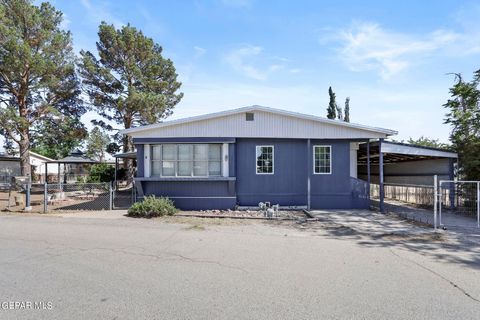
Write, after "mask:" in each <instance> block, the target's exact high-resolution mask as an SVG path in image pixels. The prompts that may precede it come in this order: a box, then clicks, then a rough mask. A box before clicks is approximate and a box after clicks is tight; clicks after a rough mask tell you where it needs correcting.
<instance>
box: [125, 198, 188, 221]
mask: <svg viewBox="0 0 480 320" xmlns="http://www.w3.org/2000/svg"><path fill="white" fill-rule="evenodd" d="M177 211H178V209H177V208H175V205H174V203H173V201H172V200H170V199H168V198H164V197H161V198H156V197H155V196H154V195H153V196H147V197H145V199H144V200H143V201H142V202H137V203H134V204H133V206H131V207H130V209H128V216H130V217H136V218H153V217H163V216H172V215H174V214H175V213H176V212H177Z"/></svg>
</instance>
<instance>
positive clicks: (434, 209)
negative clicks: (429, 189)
mask: <svg viewBox="0 0 480 320" xmlns="http://www.w3.org/2000/svg"><path fill="white" fill-rule="evenodd" d="M437 196H438V195H437V175H434V176H433V229H435V231H436V230H437Z"/></svg>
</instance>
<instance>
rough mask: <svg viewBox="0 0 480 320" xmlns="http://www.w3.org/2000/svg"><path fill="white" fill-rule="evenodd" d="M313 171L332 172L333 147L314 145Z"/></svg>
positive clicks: (320, 172)
mask: <svg viewBox="0 0 480 320" xmlns="http://www.w3.org/2000/svg"><path fill="white" fill-rule="evenodd" d="M313 173H315V174H331V173H332V147H331V146H313Z"/></svg>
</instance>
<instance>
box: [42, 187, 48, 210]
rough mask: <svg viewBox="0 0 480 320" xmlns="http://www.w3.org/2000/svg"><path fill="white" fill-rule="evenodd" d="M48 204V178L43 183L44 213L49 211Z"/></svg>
mask: <svg viewBox="0 0 480 320" xmlns="http://www.w3.org/2000/svg"><path fill="white" fill-rule="evenodd" d="M47 206H48V184H47V180H45V182H44V183H43V213H47Z"/></svg>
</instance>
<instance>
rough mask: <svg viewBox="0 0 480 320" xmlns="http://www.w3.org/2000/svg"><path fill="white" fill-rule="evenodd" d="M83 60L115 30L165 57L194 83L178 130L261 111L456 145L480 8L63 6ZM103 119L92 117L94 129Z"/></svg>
mask: <svg viewBox="0 0 480 320" xmlns="http://www.w3.org/2000/svg"><path fill="white" fill-rule="evenodd" d="M52 3H53V4H54V5H55V6H56V7H57V8H58V9H60V10H62V11H63V12H64V14H65V21H64V27H65V28H68V29H70V30H71V31H72V33H73V38H74V46H75V49H76V51H79V50H80V49H86V50H93V51H95V41H96V40H97V28H98V25H99V23H100V22H101V21H102V20H104V21H107V22H109V23H113V24H115V25H116V26H117V27H119V26H121V25H122V24H126V23H131V24H132V25H133V26H135V27H137V28H139V29H141V30H142V31H143V32H144V33H145V34H146V35H147V36H150V37H152V38H154V39H155V41H156V42H158V43H159V44H161V45H162V46H163V48H164V55H165V56H166V57H168V58H170V59H172V60H173V61H174V63H175V66H176V68H177V71H178V73H179V78H180V80H181V81H182V82H183V86H182V89H181V90H182V91H183V92H184V94H185V97H184V99H183V100H182V101H181V103H180V104H178V105H177V107H176V108H175V111H174V115H173V116H172V118H171V119H174V118H179V117H185V116H191V115H197V114H202V113H208V112H215V111H220V110H225V109H231V108H237V107H242V106H246V105H253V104H259V105H264V106H269V107H276V108H282V109H287V110H291V111H297V112H304V113H310V114H314V115H319V116H325V115H326V111H325V109H326V106H327V104H328V87H329V86H330V85H331V86H332V87H333V89H334V91H335V92H336V94H337V102H338V103H339V104H341V105H343V102H344V100H345V98H346V97H347V96H348V97H350V98H351V119H352V122H358V123H363V124H368V125H374V126H379V127H386V128H390V129H395V130H398V131H399V136H398V137H397V139H408V137H419V136H421V135H424V136H428V137H432V138H440V139H441V140H442V141H446V140H447V139H448V134H449V127H448V126H446V125H444V124H443V118H444V114H445V109H444V108H443V107H442V104H444V103H445V102H446V100H447V98H448V89H449V87H450V86H451V85H452V84H453V76H451V75H447V73H450V72H461V73H463V74H464V75H465V77H467V78H470V77H471V74H472V72H473V71H474V70H476V69H479V68H480V59H479V57H480V24H478V20H479V18H480V4H478V3H475V2H462V1H384V0H383V1H361V3H360V1H260V0H257V1H256V0H209V1H200V0H196V1H188V0H184V1H141V0H138V1H126V0H116V1H113V0H112V1H108V0H95V1H94V0H70V1H60V0H56V1H52ZM92 117H93V115H92V114H89V115H88V116H86V117H85V121H86V122H88V120H89V119H90V118H92Z"/></svg>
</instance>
